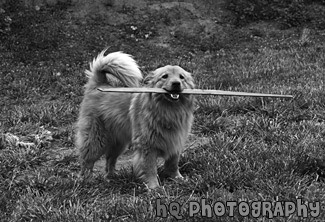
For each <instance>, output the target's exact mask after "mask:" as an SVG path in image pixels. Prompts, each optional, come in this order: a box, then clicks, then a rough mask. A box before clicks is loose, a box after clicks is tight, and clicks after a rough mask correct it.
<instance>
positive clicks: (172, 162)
mask: <svg viewBox="0 0 325 222" xmlns="http://www.w3.org/2000/svg"><path fill="white" fill-rule="evenodd" d="M178 161H179V155H178V154H174V155H172V156H170V157H169V158H168V159H167V160H166V161H165V164H164V174H165V175H166V176H168V177H171V178H175V179H178V178H180V179H182V178H183V176H182V174H181V173H180V172H179V168H178Z"/></svg>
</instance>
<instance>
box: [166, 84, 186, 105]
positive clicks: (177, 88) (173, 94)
mask: <svg viewBox="0 0 325 222" xmlns="http://www.w3.org/2000/svg"><path fill="white" fill-rule="evenodd" d="M165 90H166V91H167V92H168V93H166V94H165V95H166V97H167V98H168V99H171V100H173V101H177V100H178V99H179V94H180V93H181V92H182V89H181V83H180V82H173V83H172V85H171V89H170V90H167V89H165Z"/></svg>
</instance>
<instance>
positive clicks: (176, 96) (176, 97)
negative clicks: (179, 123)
mask: <svg viewBox="0 0 325 222" xmlns="http://www.w3.org/2000/svg"><path fill="white" fill-rule="evenodd" d="M170 97H172V98H173V99H178V98H179V94H174V93H172V94H170Z"/></svg>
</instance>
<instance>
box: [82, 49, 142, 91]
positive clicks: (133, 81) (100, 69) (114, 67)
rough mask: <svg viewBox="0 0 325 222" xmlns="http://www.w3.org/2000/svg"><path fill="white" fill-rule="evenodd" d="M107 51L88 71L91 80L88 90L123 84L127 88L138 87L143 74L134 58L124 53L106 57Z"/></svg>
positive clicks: (87, 86)
mask: <svg viewBox="0 0 325 222" xmlns="http://www.w3.org/2000/svg"><path fill="white" fill-rule="evenodd" d="M105 51H106V50H104V51H102V52H101V53H100V54H99V55H98V56H97V58H95V59H94V60H93V62H92V63H90V70H86V74H87V76H88V78H89V82H88V84H87V85H86V88H87V89H95V88H97V87H98V86H100V85H108V86H112V87H116V86H118V85H121V83H122V84H123V85H124V86H127V87H138V86H139V82H140V81H141V80H142V74H141V71H140V70H139V67H138V65H137V63H136V61H134V59H133V58H132V56H131V55H128V54H125V53H123V52H113V53H110V54H108V55H106V56H105V55H104V53H105Z"/></svg>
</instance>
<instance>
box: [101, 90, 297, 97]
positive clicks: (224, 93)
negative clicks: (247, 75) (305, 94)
mask: <svg viewBox="0 0 325 222" xmlns="http://www.w3.org/2000/svg"><path fill="white" fill-rule="evenodd" d="M98 90H99V91H101V92H119V93H167V91H166V90H164V89H161V88H98ZM181 94H193V95H218V96H247V97H275V98H293V96H292V95H280V94H265V93H247V92H231V91H222V90H213V89H184V90H183V91H182V92H181Z"/></svg>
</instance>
